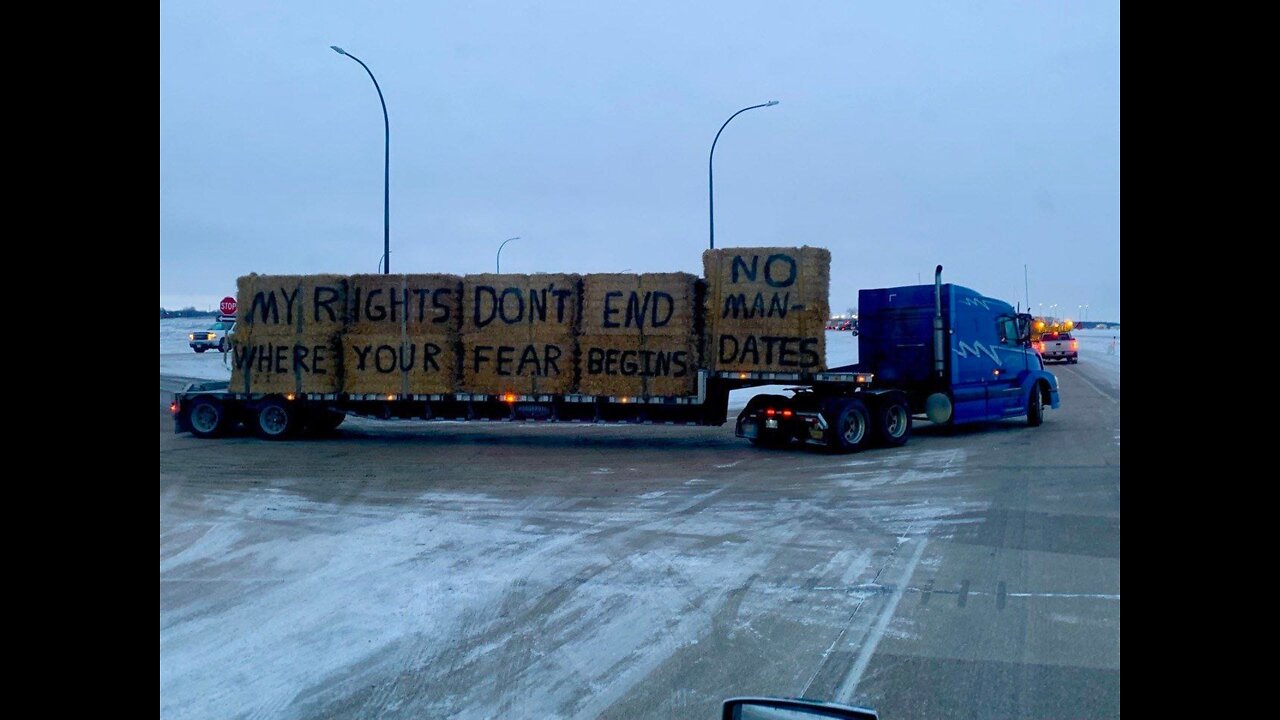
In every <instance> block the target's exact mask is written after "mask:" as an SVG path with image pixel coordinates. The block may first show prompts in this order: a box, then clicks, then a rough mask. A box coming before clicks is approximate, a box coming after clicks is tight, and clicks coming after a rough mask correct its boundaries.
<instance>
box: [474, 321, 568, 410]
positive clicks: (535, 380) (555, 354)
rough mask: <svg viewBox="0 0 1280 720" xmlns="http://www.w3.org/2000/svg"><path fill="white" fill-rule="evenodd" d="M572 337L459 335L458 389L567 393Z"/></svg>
mask: <svg viewBox="0 0 1280 720" xmlns="http://www.w3.org/2000/svg"><path fill="white" fill-rule="evenodd" d="M576 350H577V345H576V343H575V342H574V340H573V338H572V337H569V338H568V339H567V340H565V341H563V342H555V341H540V340H515V339H512V338H510V337H508V338H502V337H498V336H494V335H492V334H485V333H479V334H464V335H463V336H462V389H463V391H465V392H470V393H479V394H484V395H500V394H503V393H508V392H514V393H521V394H533V393H567V392H572V391H573V387H574V384H575V378H574V368H575V364H576V363H575V352H576Z"/></svg>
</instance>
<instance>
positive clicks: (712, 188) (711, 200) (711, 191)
mask: <svg viewBox="0 0 1280 720" xmlns="http://www.w3.org/2000/svg"><path fill="white" fill-rule="evenodd" d="M777 104H778V101H777V100H770V101H769V102H767V103H761V104H759V105H752V106H751V107H744V108H742V109H741V110H739V111H738V112H736V113H734V114H732V115H730V116H729V119H728V120H725V121H724V125H721V126H720V130H718V131H717V132H716V139H715V140H712V141H711V156H710V157H708V158H707V202H708V205H709V207H710V213H709V214H710V216H711V249H712V250H715V249H716V183H715V174H714V172H713V168H714V167H715V159H716V143H718V142H720V133H722V132H724V129H725V128H726V127H728V125H729V123H730V122H731V121H732V120H733V119H734V118H736V117H738V116H739V115H741V114H742V113H744V112H746V111H748V110H755V109H756V108H762V107H773V106H774V105H777Z"/></svg>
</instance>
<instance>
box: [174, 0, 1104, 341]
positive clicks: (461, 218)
mask: <svg viewBox="0 0 1280 720" xmlns="http://www.w3.org/2000/svg"><path fill="white" fill-rule="evenodd" d="M331 44H336V45H340V46H342V47H344V48H346V49H347V50H349V51H351V52H352V53H353V54H355V55H358V56H359V57H360V58H361V59H363V60H364V61H365V62H366V63H368V64H369V66H370V67H371V68H372V69H373V71H374V73H375V74H376V75H377V76H378V81H379V82H380V83H381V84H382V88H383V92H384V93H386V96H387V104H388V107H389V110H390V114H391V251H392V256H391V257H392V266H391V267H392V269H393V270H394V271H396V272H435V271H442V272H455V273H470V272H491V271H492V270H493V259H494V257H493V256H494V251H495V250H496V248H497V246H498V244H499V242H501V241H502V240H503V239H504V238H507V237H510V236H512V235H520V236H521V237H522V239H521V240H517V241H516V242H513V243H511V244H510V245H508V246H507V248H506V250H504V251H503V269H504V270H507V271H509V272H534V271H540V270H546V271H566V272H600V271H612V272H617V271H622V270H631V271H633V272H644V271H672V270H683V271H689V272H694V273H699V274H700V273H701V252H702V250H703V249H704V248H706V246H707V151H708V149H709V148H710V145H711V140H712V138H713V136H714V135H715V132H716V130H717V128H718V127H719V126H720V124H721V123H722V122H724V120H725V118H727V117H728V116H729V115H730V114H732V113H733V112H734V111H735V110H738V109H739V108H741V107H744V106H746V105H751V104H755V103H759V102H764V101H766V100H771V99H778V100H780V101H781V105H779V106H777V107H773V108H765V109H760V110H753V111H751V112H748V113H744V114H743V115H741V116H739V117H738V118H737V119H736V120H734V121H733V123H732V124H731V125H730V126H729V128H728V129H726V130H725V132H724V135H723V136H722V137H721V139H720V145H719V147H718V149H717V150H716V243H717V246H718V247H720V246H734V245H801V244H808V245H819V246H823V247H827V248H830V250H831V252H832V288H831V295H832V297H831V302H832V308H833V309H834V310H836V311H843V310H844V309H845V308H847V307H849V306H852V305H854V304H855V303H856V298H857V290H858V289H859V288H865V287H883V286H887V285H900V284H911V283H914V282H915V281H916V277H917V273H919V274H920V276H921V277H924V278H926V280H927V279H928V278H929V275H930V273H931V272H932V268H933V266H934V265H935V264H937V263H942V264H943V265H945V266H946V272H947V275H946V278H947V279H948V280H950V281H953V282H957V283H961V284H964V285H968V286H971V287H973V288H975V289H977V290H979V291H982V292H984V293H987V294H990V295H994V296H997V297H1001V298H1003V299H1006V300H1009V301H1013V302H1016V301H1020V300H1022V299H1023V283H1022V267H1023V263H1027V264H1028V265H1029V266H1030V274H1031V300H1032V303H1033V304H1039V303H1045V304H1046V305H1047V304H1048V303H1058V304H1059V305H1060V306H1062V307H1064V308H1069V310H1068V311H1067V312H1066V314H1068V315H1071V316H1074V315H1075V314H1076V307H1077V306H1078V305H1081V304H1086V303H1087V304H1089V305H1090V310H1089V317H1090V319H1109V320H1118V319H1119V318H1120V11H1119V6H1118V3H1111V2H1106V3H1091V2H1072V3H1053V4H1050V3H1025V2H1011V3H993V2H982V3H956V2H938V3H880V4H859V3H852V2H805V3H777V2H773V3H755V2H742V1H736V2H723V3H684V2H681V3H674V2H651V3H625V4H624V3H592V2H582V1H580V2H569V3H566V2H549V1H546V0H544V1H542V2H535V3H528V4H524V3H517V2H501V3H490V2H469V3H425V2H409V3H395V2H378V3H350V2H346V3H330V2H315V1H311V2H296V3H261V2H252V3H238V2H228V3H203V2H164V3H162V5H161V8H160V302H161V305H164V306H176V305H185V304H192V303H194V304H197V305H201V306H208V305H209V304H210V303H214V302H216V300H217V298H219V297H221V296H223V295H225V294H234V291H235V278H236V277H237V276H238V275H242V274H245V273H248V272H251V271H252V272H268V273H298V272H302V273H306V272H321V271H327V272H338V273H353V272H374V271H375V270H376V269H377V265H378V259H379V257H380V256H381V253H382V117H381V111H380V110H379V108H378V98H377V95H376V93H375V92H374V89H373V85H372V84H371V83H370V82H369V78H368V76H367V75H365V74H364V71H363V70H362V69H361V68H360V66H359V65H357V64H356V63H354V62H352V61H351V60H350V59H348V58H344V57H340V56H338V55H337V54H335V53H334V52H333V51H332V50H330V49H329V45H331Z"/></svg>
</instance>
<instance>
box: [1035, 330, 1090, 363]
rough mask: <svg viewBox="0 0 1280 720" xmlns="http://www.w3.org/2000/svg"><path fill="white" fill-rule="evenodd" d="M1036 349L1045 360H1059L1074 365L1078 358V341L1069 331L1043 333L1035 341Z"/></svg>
mask: <svg viewBox="0 0 1280 720" xmlns="http://www.w3.org/2000/svg"><path fill="white" fill-rule="evenodd" d="M1036 350H1037V351H1038V352H1039V353H1040V357H1042V358H1044V361H1045V362H1050V361H1052V360H1061V361H1063V362H1068V363H1071V364H1072V365H1074V364H1075V363H1076V362H1078V360H1079V354H1080V341H1079V340H1076V339H1075V338H1073V337H1071V333H1069V332H1056V333H1052V332H1051V333H1045V334H1044V335H1041V336H1040V341H1039V342H1038V343H1036Z"/></svg>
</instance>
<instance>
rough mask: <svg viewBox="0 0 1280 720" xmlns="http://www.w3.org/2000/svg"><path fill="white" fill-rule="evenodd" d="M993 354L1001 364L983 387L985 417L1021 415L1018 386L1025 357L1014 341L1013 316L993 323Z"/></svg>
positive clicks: (1001, 318) (1016, 332) (1021, 346)
mask: <svg viewBox="0 0 1280 720" xmlns="http://www.w3.org/2000/svg"><path fill="white" fill-rule="evenodd" d="M995 322H996V340H997V341H998V343H999V345H998V347H996V353H997V354H998V355H999V356H1000V359H1001V360H1002V362H1001V363H1000V366H999V367H998V368H997V369H998V370H999V371H1000V372H999V373H998V374H996V375H995V376H994V377H992V379H991V382H990V383H988V385H987V413H988V415H989V416H990V417H992V418H999V417H1008V416H1010V415H1021V414H1022V413H1023V407H1024V405H1025V404H1024V402H1023V398H1022V384H1023V380H1024V379H1025V378H1026V376H1027V370H1028V366H1027V354H1026V348H1025V347H1023V345H1022V343H1021V342H1020V341H1019V339H1018V337H1019V335H1018V320H1017V318H1016V317H1015V316H1013V315H1000V316H998V317H997V318H996V319H995Z"/></svg>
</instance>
